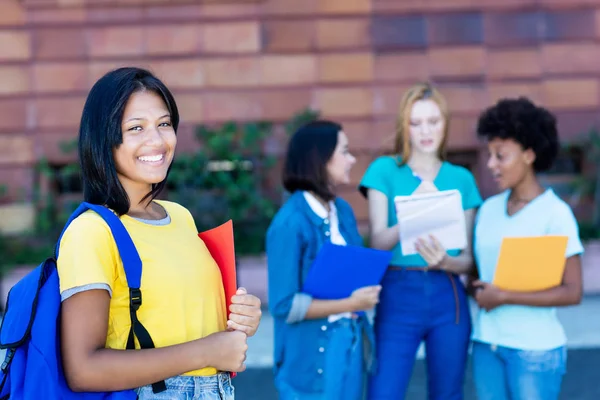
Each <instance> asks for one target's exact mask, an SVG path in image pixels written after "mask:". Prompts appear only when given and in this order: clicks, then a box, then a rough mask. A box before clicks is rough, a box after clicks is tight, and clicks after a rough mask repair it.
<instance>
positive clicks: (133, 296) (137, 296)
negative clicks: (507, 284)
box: [127, 288, 167, 393]
mask: <svg viewBox="0 0 600 400" xmlns="http://www.w3.org/2000/svg"><path fill="white" fill-rule="evenodd" d="M141 305H142V291H141V290H140V289H132V288H130V289H129V315H130V316H131V329H129V337H128V338H127V349H129V350H133V349H135V339H134V335H135V337H137V338H138V341H139V342H140V348H142V349H153V348H154V342H153V341H152V337H151V336H150V333H148V330H147V329H146V328H145V327H144V325H142V323H141V322H140V320H139V319H138V317H137V310H138V309H139V308H140V306H141ZM165 390H167V385H166V384H165V381H160V382H155V383H153V384H152V391H153V392H154V393H160V392H164V391H165Z"/></svg>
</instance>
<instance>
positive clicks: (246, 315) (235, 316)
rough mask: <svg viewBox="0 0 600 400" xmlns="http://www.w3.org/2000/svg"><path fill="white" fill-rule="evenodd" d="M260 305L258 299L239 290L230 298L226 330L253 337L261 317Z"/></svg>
mask: <svg viewBox="0 0 600 400" xmlns="http://www.w3.org/2000/svg"><path fill="white" fill-rule="evenodd" d="M260 305H261V303H260V299H259V298H258V297H256V296H253V295H251V294H248V293H247V292H246V289H244V288H239V289H238V290H237V292H236V293H235V296H232V297H231V305H230V306H229V311H230V312H231V314H229V320H228V321H227V328H229V329H233V330H237V331H242V332H244V333H245V334H246V335H248V336H253V335H254V334H255V333H256V330H257V329H258V325H259V324H260V317H261V315H262V311H261V309H260Z"/></svg>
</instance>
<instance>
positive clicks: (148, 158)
mask: <svg viewBox="0 0 600 400" xmlns="http://www.w3.org/2000/svg"><path fill="white" fill-rule="evenodd" d="M162 159H163V155H162V154H157V155H155V156H142V157H138V160H140V161H145V162H158V161H161V160H162Z"/></svg>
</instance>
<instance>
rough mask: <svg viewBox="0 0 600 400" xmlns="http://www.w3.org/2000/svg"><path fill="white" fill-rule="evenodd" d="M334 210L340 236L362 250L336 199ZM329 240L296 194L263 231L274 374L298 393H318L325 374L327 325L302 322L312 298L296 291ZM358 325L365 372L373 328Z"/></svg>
mask: <svg viewBox="0 0 600 400" xmlns="http://www.w3.org/2000/svg"><path fill="white" fill-rule="evenodd" d="M335 206H336V208H337V213H338V219H339V228H340V233H341V234H342V236H343V237H344V239H345V240H346V242H347V243H348V244H349V245H355V246H362V245H363V240H362V237H361V236H360V234H359V232H358V228H357V225H356V219H355V217H354V212H353V211H352V208H351V207H350V205H349V204H348V203H347V202H346V201H344V200H342V199H340V198H337V199H336V200H335ZM330 235H331V232H330V226H329V221H328V220H327V219H322V218H320V217H319V216H317V215H316V214H315V213H314V212H313V211H312V210H311V208H310V206H309V205H308V203H307V202H306V200H305V199H304V196H303V194H302V192H301V191H297V192H295V193H294V194H292V195H291V196H290V198H289V199H288V200H287V202H286V203H285V204H284V205H283V206H282V207H281V209H280V210H279V211H278V213H277V214H276V215H275V217H274V218H273V221H272V222H271V225H270V226H269V230H268V231H267V241H266V248H267V265H268V279H269V289H268V296H269V310H270V312H271V314H272V315H273V318H274V325H275V351H274V372H275V375H276V376H278V377H279V378H281V379H283V380H284V381H285V382H287V383H288V384H289V385H291V386H293V387H294V388H296V389H298V390H304V391H310V392H319V391H322V389H323V374H324V373H327V372H328V371H325V372H323V367H324V361H325V352H326V351H327V343H328V340H329V322H328V321H327V318H323V319H315V320H305V319H304V317H305V315H306V312H307V310H308V307H309V306H310V303H311V301H312V298H311V297H310V296H309V295H308V294H306V293H302V292H301V289H300V288H301V286H302V285H301V282H303V281H304V279H305V278H306V275H307V273H308V271H309V269H310V267H311V265H312V263H313V261H314V259H315V257H316V255H317V253H318V251H319V250H320V248H321V246H322V245H323V244H324V243H325V242H326V241H328V240H329V237H330ZM360 323H361V325H362V326H363V331H364V333H365V334H366V337H367V338H368V344H369V345H370V346H367V347H368V348H369V350H370V351H369V352H368V353H369V354H366V360H365V361H366V366H367V369H369V368H370V365H371V364H372V363H373V360H372V358H373V354H374V348H375V347H374V334H373V326H372V324H371V323H370V322H369V320H368V319H367V318H366V317H360ZM342 367H343V366H340V368H342ZM329 372H330V373H336V371H329Z"/></svg>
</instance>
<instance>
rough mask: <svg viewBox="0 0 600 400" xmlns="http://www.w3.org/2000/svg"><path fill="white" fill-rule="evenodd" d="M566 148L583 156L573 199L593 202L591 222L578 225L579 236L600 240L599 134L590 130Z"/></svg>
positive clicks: (582, 222)
mask: <svg viewBox="0 0 600 400" xmlns="http://www.w3.org/2000/svg"><path fill="white" fill-rule="evenodd" d="M566 147H567V148H568V149H569V148H579V149H582V150H583V152H584V154H585V161H586V162H585V165H584V168H583V171H582V173H581V174H580V175H579V176H578V177H576V178H575V179H574V180H573V183H572V187H573V190H574V197H575V198H576V199H583V198H590V199H592V201H593V209H592V216H591V220H590V221H580V223H579V229H580V236H581V237H582V239H595V238H600V133H599V132H598V130H597V129H596V128H592V129H590V130H589V131H587V132H585V133H584V134H582V135H581V136H580V137H579V138H577V139H576V140H574V141H572V142H569V143H568V144H567V146H566Z"/></svg>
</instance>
